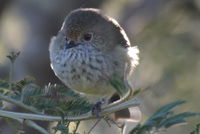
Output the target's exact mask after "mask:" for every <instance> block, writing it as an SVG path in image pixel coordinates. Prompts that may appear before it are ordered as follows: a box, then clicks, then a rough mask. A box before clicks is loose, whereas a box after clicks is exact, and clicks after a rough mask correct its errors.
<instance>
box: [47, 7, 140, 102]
mask: <svg viewBox="0 0 200 134" xmlns="http://www.w3.org/2000/svg"><path fill="white" fill-rule="evenodd" d="M49 53H50V62H51V68H52V69H53V71H54V73H55V75H56V76H57V77H58V78H59V79H60V80H61V81H62V82H63V83H64V84H65V85H66V86H67V87H69V88H70V89H72V90H74V91H75V92H78V93H80V94H83V95H86V96H92V97H93V96H94V98H95V97H98V98H103V97H105V98H110V97H112V95H113V94H117V93H116V89H115V88H114V87H113V86H112V84H111V83H110V80H111V79H112V78H113V76H114V74H117V75H118V76H119V77H121V78H122V79H124V80H125V81H126V80H127V79H128V78H129V77H130V76H132V74H133V72H134V69H135V67H136V66H137V65H138V64H139V56H138V54H139V49H138V47H137V46H132V45H131V44H130V41H129V38H128V36H127V35H126V33H125V31H124V29H123V28H122V27H121V26H120V24H119V23H118V22H117V21H116V20H115V19H114V18H112V17H110V16H108V15H106V14H105V13H104V12H103V11H102V10H99V9H95V8H79V9H75V10H73V11H71V12H70V13H69V14H68V15H67V16H66V18H65V19H64V22H63V24H62V27H61V29H60V30H59V31H58V34H57V35H56V36H54V37H53V38H52V39H51V42H50V45H49Z"/></svg>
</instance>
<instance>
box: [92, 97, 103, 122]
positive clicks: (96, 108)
mask: <svg viewBox="0 0 200 134" xmlns="http://www.w3.org/2000/svg"><path fill="white" fill-rule="evenodd" d="M103 104H105V99H102V100H101V101H98V102H97V103H96V104H95V105H94V106H93V108H92V114H93V115H95V116H96V117H98V118H99V117H101V115H100V113H101V110H102V105H103Z"/></svg>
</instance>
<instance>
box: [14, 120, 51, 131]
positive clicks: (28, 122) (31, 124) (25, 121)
mask: <svg viewBox="0 0 200 134" xmlns="http://www.w3.org/2000/svg"><path fill="white" fill-rule="evenodd" d="M11 119H14V120H16V121H18V122H19V123H21V124H26V125H27V126H29V127H32V128H34V129H35V130H37V131H38V132H40V133H42V134H50V133H49V132H48V131H47V130H45V129H44V128H42V127H40V126H39V125H37V124H36V123H35V122H33V121H30V120H24V119H18V118H11Z"/></svg>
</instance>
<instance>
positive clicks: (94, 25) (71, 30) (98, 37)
mask: <svg viewBox="0 0 200 134" xmlns="http://www.w3.org/2000/svg"><path fill="white" fill-rule="evenodd" d="M60 32H61V33H62V34H63V35H64V36H65V40H66V44H65V45H66V48H67V49H70V48H73V47H77V46H79V45H85V44H87V45H91V46H93V47H94V48H96V49H99V50H101V51H107V50H112V49H113V48H114V47H115V46H116V45H118V44H121V45H124V46H125V47H127V46H129V45H130V44H129V40H128V38H127V36H126V34H125V32H124V30H123V29H122V28H121V27H120V25H119V24H118V23H117V21H115V20H114V19H112V18H110V17H108V16H106V15H104V14H103V13H102V12H101V11H100V10H98V9H93V8H81V9H77V10H74V11H72V12H71V13H69V15H68V16H67V17H66V19H65V21H64V23H63V26H62V28H61V30H60Z"/></svg>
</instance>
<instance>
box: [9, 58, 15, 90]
mask: <svg viewBox="0 0 200 134" xmlns="http://www.w3.org/2000/svg"><path fill="white" fill-rule="evenodd" d="M13 70H14V63H13V62H12V61H11V65H10V72H9V89H10V90H11V89H12V79H13V73H14V72H13Z"/></svg>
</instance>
